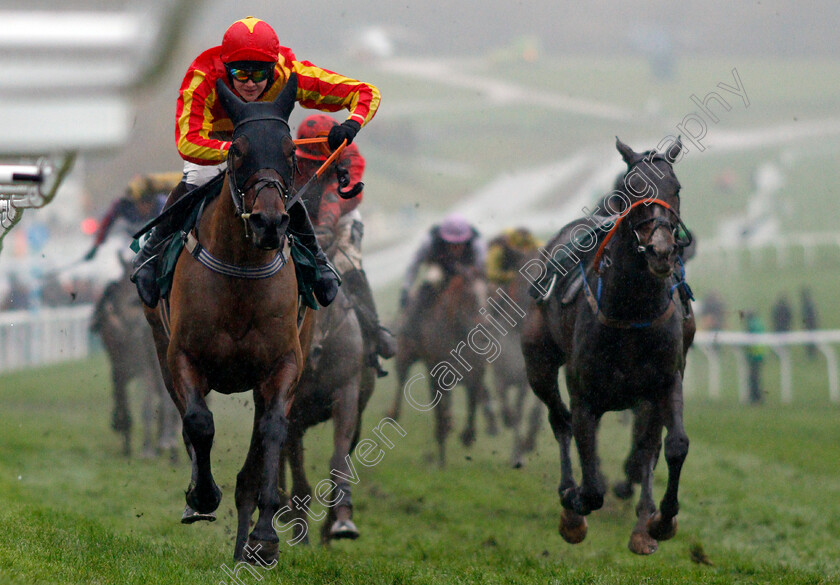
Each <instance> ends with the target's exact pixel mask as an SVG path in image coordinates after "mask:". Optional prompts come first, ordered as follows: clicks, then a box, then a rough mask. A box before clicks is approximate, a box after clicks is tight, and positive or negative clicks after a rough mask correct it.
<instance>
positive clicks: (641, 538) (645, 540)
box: [627, 532, 659, 555]
mask: <svg viewBox="0 0 840 585" xmlns="http://www.w3.org/2000/svg"><path fill="white" fill-rule="evenodd" d="M627 548H629V549H630V552H633V553H635V554H637V555H652V554H653V553H655V552H656V550H657V549H658V548H659V544H658V543H657V542H656V539H654V538H653V537H652V536H651V535H650V534H648V533H647V532H634V533H633V534H631V535H630V542H629V543H628V544H627Z"/></svg>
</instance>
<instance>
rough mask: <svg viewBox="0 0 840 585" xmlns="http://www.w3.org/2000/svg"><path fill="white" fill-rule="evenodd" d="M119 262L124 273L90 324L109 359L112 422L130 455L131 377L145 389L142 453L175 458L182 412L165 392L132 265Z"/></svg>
mask: <svg viewBox="0 0 840 585" xmlns="http://www.w3.org/2000/svg"><path fill="white" fill-rule="evenodd" d="M120 263H121V264H122V266H123V274H122V275H121V276H120V278H118V279H117V280H115V281H113V282H110V283H109V284H108V286H106V287H105V290H104V291H103V293H102V296H101V297H100V298H99V301H98V302H97V303H96V308H95V309H94V311H93V318H92V319H91V325H90V330H91V331H92V332H93V333H98V334H99V336H100V337H101V338H102V345H103V346H104V347H105V352H106V353H107V354H108V360H109V361H110V363H111V381H112V382H113V385H114V387H113V393H114V411H113V414H112V416H111V426H112V427H113V429H114V430H115V431H117V432H118V433H120V434H121V435H122V438H123V454H124V455H125V456H126V457H130V456H131V451H132V449H131V430H132V426H133V425H132V417H131V408H130V405H129V395H128V390H129V385H130V384H131V382H132V381H137V382H138V384H139V385H140V386H141V387H142V391H143V451H142V455H143V457H154V456H156V455H157V454H158V453H169V456H170V458H171V459H173V460H175V459H177V453H178V451H177V449H178V448H179V447H178V439H177V437H178V433H179V432H180V427H181V423H180V416H179V415H178V411H177V410H176V409H175V406H174V405H173V404H172V401H171V400H170V399H169V396H168V395H167V393H166V386H164V384H163V380H162V378H161V375H160V366H159V365H158V360H157V356H156V355H155V344H154V341H153V340H152V334H151V332H150V331H149V328H148V327H146V318H145V316H144V315H143V307H142V303H141V302H140V299H139V298H138V297H137V292H136V289H135V287H134V284H133V283H132V282H131V281H130V280H129V278H128V277H129V274H130V270H131V265H130V263H127V262H125V261H124V260H123V258H122V257H120ZM155 414H157V417H155ZM155 418H157V432H156V433H155Z"/></svg>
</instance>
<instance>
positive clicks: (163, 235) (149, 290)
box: [131, 181, 187, 309]
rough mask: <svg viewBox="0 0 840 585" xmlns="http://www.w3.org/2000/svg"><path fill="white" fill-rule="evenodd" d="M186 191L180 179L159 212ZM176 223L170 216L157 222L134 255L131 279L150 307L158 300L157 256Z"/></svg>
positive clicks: (142, 298)
mask: <svg viewBox="0 0 840 585" xmlns="http://www.w3.org/2000/svg"><path fill="white" fill-rule="evenodd" d="M186 193H187V184H186V183H185V182H184V181H181V182H180V183H178V184H177V185H176V186H175V188H174V189H172V192H171V193H169V196H168V197H167V198H166V203H165V204H164V206H163V210H162V211H161V213H163V211H166V210H167V209H168V208H169V207H170V206H171V205H172V204H173V203H175V202H176V201H178V200H179V199H181V197H183V196H184V195H186ZM177 223H178V222H177V221H175V220H174V219H173V218H172V217H171V216H170V217H168V218H165V219H164V220H163V221H161V222H160V223H159V224H157V225H156V226H155V227H154V228H152V230H151V231H150V232H149V237H148V238H147V239H146V242H145V243H144V244H143V247H142V248H141V249H140V251H139V252H137V255H136V256H135V257H134V272H133V273H132V274H131V281H132V282H133V283H134V284H135V285H136V286H137V293H138V294H139V295H140V300H141V301H143V304H145V305H146V306H147V307H149V308H152V309H154V308H155V307H156V306H157V304H158V300H160V287H159V286H158V283H157V267H158V258H159V257H160V254H161V253H162V252H163V247H164V244H165V242H167V241H169V236H171V235H172V233H173V232H174V231H175V230H176V229H177V228H178V225H177Z"/></svg>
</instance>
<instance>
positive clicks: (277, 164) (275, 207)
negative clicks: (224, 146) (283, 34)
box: [216, 74, 297, 250]
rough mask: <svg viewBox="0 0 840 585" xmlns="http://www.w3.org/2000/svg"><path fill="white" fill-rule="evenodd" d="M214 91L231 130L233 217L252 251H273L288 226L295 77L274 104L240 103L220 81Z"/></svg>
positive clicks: (229, 154)
mask: <svg viewBox="0 0 840 585" xmlns="http://www.w3.org/2000/svg"><path fill="white" fill-rule="evenodd" d="M216 91H217V94H218V96H219V100H220V102H221V104H222V107H224V109H225V111H226V112H227V113H228V115H229V116H230V119H231V121H232V122H233V125H234V130H233V142H232V143H231V146H230V151H229V152H228V178H229V182H230V192H231V196H232V197H233V203H234V206H235V207H236V212H237V214H238V215H239V216H240V217H241V218H242V219H243V221H245V225H246V230H245V232H246V234H248V233H249V232H250V233H252V234H253V243H254V245H255V246H257V247H258V248H262V249H265V250H274V249H277V248H279V247H280V245H281V243H282V241H283V236H284V235H285V233H286V228H287V226H288V224H289V215H288V214H287V213H286V208H285V201H286V198H287V197H288V195H289V192H290V190H291V188H292V183H293V170H294V152H295V144H294V141H293V140H292V137H291V133H290V130H289V122H288V120H289V114H291V112H292V108H294V105H295V96H296V93H297V76H296V75H295V74H292V75H291V76H290V77H289V80H288V81H287V82H286V85H285V86H284V87H283V90H282V91H281V92H280V95H278V96H277V99H275V100H274V101H273V102H250V103H248V102H244V101H242V100H241V99H239V98H238V97H237V96H236V94H234V93H233V92H232V91H231V90H230V89H229V88H228V87H227V85H225V84H224V82H223V81H221V80H219V81H218V82H217V83H216Z"/></svg>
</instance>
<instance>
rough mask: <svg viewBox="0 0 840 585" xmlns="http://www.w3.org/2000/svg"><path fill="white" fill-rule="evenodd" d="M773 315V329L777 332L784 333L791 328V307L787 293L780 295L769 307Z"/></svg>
mask: <svg viewBox="0 0 840 585" xmlns="http://www.w3.org/2000/svg"><path fill="white" fill-rule="evenodd" d="M771 313H772V315H773V330H774V331H776V332H777V333H784V332H786V331H790V330H791V325H792V324H793V309H792V308H791V306H790V301H788V298H787V295H782V296H780V297H779V299H778V300H777V301H776V304H775V305H773V308H772V309H771Z"/></svg>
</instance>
